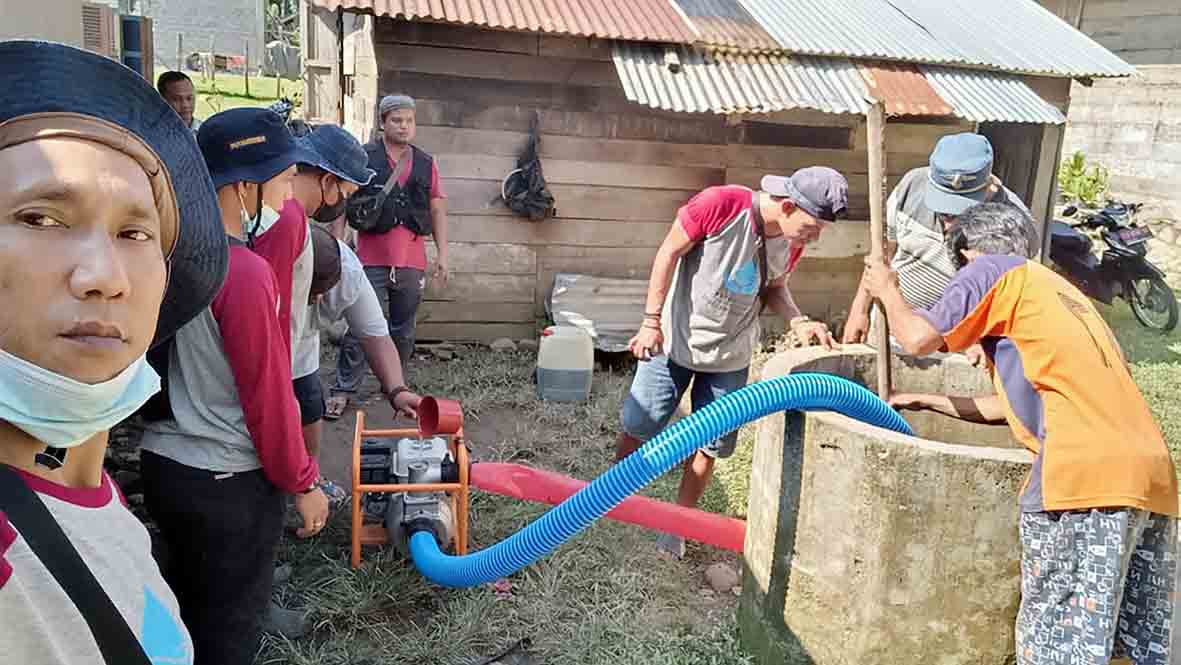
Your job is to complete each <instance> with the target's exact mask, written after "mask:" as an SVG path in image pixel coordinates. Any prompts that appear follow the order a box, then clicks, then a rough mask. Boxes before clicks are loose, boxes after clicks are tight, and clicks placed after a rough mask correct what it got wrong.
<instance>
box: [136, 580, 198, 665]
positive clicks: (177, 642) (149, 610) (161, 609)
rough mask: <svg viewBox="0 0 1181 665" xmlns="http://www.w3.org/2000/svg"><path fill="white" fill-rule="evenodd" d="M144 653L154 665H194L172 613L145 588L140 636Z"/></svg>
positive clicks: (185, 641)
mask: <svg viewBox="0 0 1181 665" xmlns="http://www.w3.org/2000/svg"><path fill="white" fill-rule="evenodd" d="M140 642H141V643H142V644H143V647H144V652H145V653H146V654H147V656H148V660H150V661H152V663H153V665H192V662H193V654H192V653H190V651H189V648H188V643H187V640H185V636H184V633H183V632H182V631H181V629H180V626H177V625H176V619H174V618H173V617H172V612H169V611H168V608H167V607H165V606H164V603H162V602H160V599H159V598H157V597H156V594H154V593H152V590H151V589H149V588H147V587H146V586H145V587H144V630H143V635H142V636H140Z"/></svg>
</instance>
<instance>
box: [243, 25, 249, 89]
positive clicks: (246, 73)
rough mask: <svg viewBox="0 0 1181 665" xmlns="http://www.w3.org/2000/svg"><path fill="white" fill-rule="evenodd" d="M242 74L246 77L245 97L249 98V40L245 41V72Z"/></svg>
mask: <svg viewBox="0 0 1181 665" xmlns="http://www.w3.org/2000/svg"><path fill="white" fill-rule="evenodd" d="M243 73H244V74H245V75H246V96H247V97H249V96H250V40H249V39H247V40H246V71H244V72H243Z"/></svg>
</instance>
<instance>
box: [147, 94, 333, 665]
mask: <svg viewBox="0 0 1181 665" xmlns="http://www.w3.org/2000/svg"><path fill="white" fill-rule="evenodd" d="M197 143H198V145H199V146H200V147H201V152H202V154H203V155H204V157H205V162H206V164H207V165H208V168H209V172H210V175H211V176H212V179H213V184H214V186H215V187H216V189H217V197H218V203H219V204H220V207H221V216H222V224H223V226H224V228H225V232H226V234H227V235H229V236H230V264H229V272H228V275H227V277H226V281H225V284H224V286H222V288H221V290H220V292H219V293H218V294H217V297H216V298H214V300H213V303H212V304H211V305H210V306H209V307H208V308H206V309H205V310H204V311H202V312H201V314H200V315H199V316H198V317H197V318H196V319H194V320H193V321H192V322H190V323H189V324H188V325H186V326H185V327H184V328H182V329H181V330H180V331H179V332H178V333H177V335H176V338H175V340H174V342H173V344H172V346H171V349H170V351H169V353H168V361H167V364H168V367H167V377H168V384H167V391H168V408H167V413H166V414H165V415H164V417H162V418H160V419H158V420H154V421H152V422H149V423H148V425H147V427H146V430H145V433H144V437H143V442H142V444H141V445H142V449H143V452H142V456H141V468H142V471H143V477H144V490H145V492H144V494H145V503H146V505H147V507H148V510H149V512H150V513H151V514H152V517H153V519H154V520H155V521H156V523H157V524H159V526H160V531H161V536H162V538H163V541H164V542H165V544H166V545H167V554H168V556H167V563H166V565H165V570H164V573H165V578H166V579H167V580H168V582H169V584H170V585H171V586H172V588H173V590H174V591H175V592H176V595H177V599H178V600H179V601H180V608H181V613H182V616H183V617H184V619H185V623H186V624H187V625H188V627H189V630H190V632H191V633H192V636H193V643H194V645H195V647H196V663H197V665H203V664H206V663H208V664H209V665H214V664H217V665H237V664H246V663H250V662H252V661H253V659H254V654H255V653H256V651H257V649H258V641H259V637H260V626H261V620H262V617H263V612H264V610H265V608H266V607H267V604H268V602H269V601H270V596H271V587H272V573H273V570H274V563H275V549H276V547H277V545H278V542H279V536H280V533H281V531H282V523H283V505H284V504H283V494H284V493H288V494H292V495H294V498H295V506H296V509H297V510H298V511H299V513H300V514H301V515H303V517H304V528H302V529H300V531H299V532H298V533H299V535H300V536H304V537H307V536H311V535H314V534H316V533H319V532H320V530H321V529H323V528H324V524H325V522H326V521H327V517H328V500H327V498H326V497H325V496H324V493H323V492H322V491H320V489H319V488H318V487H317V486H316V481H317V479H318V478H319V466H318V465H317V463H316V460H315V459H314V458H312V457H311V456H310V455H309V454H308V452H307V450H306V448H305V446H304V443H303V436H302V432H301V431H300V419H299V406H298V404H297V403H296V400H295V395H294V393H293V391H292V379H291V357H290V355H289V351H288V348H287V347H286V345H285V344H284V337H285V335H284V332H285V331H284V330H283V329H282V327H281V325H280V323H279V314H278V313H279V301H280V298H279V286H278V284H277V280H276V277H275V271H274V270H273V269H272V268H271V266H270V265H269V264H268V263H267V262H266V260H265V259H263V258H262V257H260V256H258V255H257V254H255V253H254V252H252V251H251V250H250V249H249V247H248V243H249V242H250V241H251V240H253V239H254V238H256V237H257V236H258V234H259V233H260V232H261V231H265V227H266V226H267V225H268V224H273V222H274V220H276V219H277V217H278V212H277V209H279V208H282V207H283V204H284V202H285V201H286V200H287V199H288V198H290V196H291V188H292V178H293V177H294V174H295V165H296V164H298V163H300V162H314V161H315V157H314V156H312V155H309V154H308V153H307V152H306V151H304V149H302V148H301V147H300V146H299V145H298V144H296V142H295V139H294V138H293V137H292V136H291V134H290V132H289V131H288V130H287V127H286V126H285V125H284V124H283V121H282V119H281V118H280V117H279V116H278V115H276V114H275V113H273V112H271V111H268V110H265V109H255V108H240V109H231V110H229V111H225V112H222V113H219V114H217V115H215V116H213V117H211V118H209V119H208V120H207V121H206V122H205V123H204V124H203V125H202V126H201V129H200V131H199V132H198V134H197ZM287 332H288V333H289V331H287Z"/></svg>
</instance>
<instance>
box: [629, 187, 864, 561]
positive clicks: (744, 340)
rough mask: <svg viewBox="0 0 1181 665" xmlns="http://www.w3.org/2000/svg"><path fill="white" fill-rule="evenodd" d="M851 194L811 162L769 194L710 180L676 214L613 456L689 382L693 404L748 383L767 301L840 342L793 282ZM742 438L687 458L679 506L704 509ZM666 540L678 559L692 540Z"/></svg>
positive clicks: (652, 430)
mask: <svg viewBox="0 0 1181 665" xmlns="http://www.w3.org/2000/svg"><path fill="white" fill-rule="evenodd" d="M848 191H849V183H848V182H847V181H846V180H845V177H844V176H842V175H841V174H840V173H837V172H836V171H834V170H832V169H830V168H827V167H823V166H813V167H809V168H806V169H800V170H799V171H796V172H795V173H794V174H793V175H792V176H791V177H790V178H784V177H779V176H771V175H768V176H764V177H763V180H762V191H753V190H751V189H748V188H746V187H740V186H737V185H727V186H721V187H710V188H708V189H706V190H704V191H702V192H701V193H699V194H697V195H696V196H694V197H693V198H691V199H689V202H688V203H686V204H685V205H684V207H682V208H681V209H680V210H679V211H678V212H677V219H676V221H675V222H673V224H672V227H671V228H670V229H669V233H668V236H667V237H666V238H665V240H664V243H663V244H662V245H661V246H660V250H659V251H658V252H657V253H656V260H655V261H654V262H653V265H652V277H651V279H650V280H649V282H648V301H647V305H646V309H645V313H644V320H643V323H642V324H641V327H640V331H639V332H638V333H637V334H636V336H635V337H633V338H632V339H631V342H630V343H629V347H630V349H631V351H632V353H633V354H634V355H635V356H636V358H638V359H639V360H640V361H641V362H640V363H639V367H638V368H637V369H636V375H635V378H634V379H633V380H632V385H631V390H630V392H629V393H628V396H627V398H626V399H625V400H624V404H623V409H622V413H621V421H622V428H621V431H620V434H619V437H618V440H617V442H616V449H615V457H616V460H621V459H623V458H624V457H626V456H628V455H630V454H631V453H633V452H634V451H635V450H636V449H637V448H639V447H640V446H641V445H642V444H643V443H644V442H645V441H647V440H648V439H651V438H652V437H654V436H656V435H657V434H658V433H659V432H660V431H661V430H662V429H664V427H665V426H666V425H667V424H668V421H669V419H671V418H672V415H673V413H674V412H675V411H676V409H677V406H678V405H679V404H680V402H681V398H682V396H684V394H685V391H686V390H689V384H690V383H692V384H693V388H692V401H693V410H694V411H696V410H697V409H700V408H702V407H704V406H705V405H707V404H709V403H710V402H713V401H714V400H716V399H719V398H721V397H723V396H724V395H726V394H728V393H730V392H733V391H735V390H738V389H739V388H742V387H743V386H745V385H746V381H747V374H748V371H749V369H750V361H751V358H752V357H753V355H754V351H755V346H756V344H758V340H759V334H760V333H759V315H760V314H761V313H762V311H763V307H764V305H765V306H767V307H770V308H771V310H772V311H774V312H775V313H776V314H778V315H779V316H781V317H783V320H784V321H786V322H788V326H789V327H790V328H791V330H792V331H793V332H794V333H796V335H798V336H799V337H800V338H801V339H803V340H804V341H806V342H807V341H811V340H812V339H815V340H816V341H818V342H819V343H821V344H822V345H824V346H828V347H831V346H832V335H831V334H830V333H829V331H828V327H827V326H825V325H824V324H823V323H820V322H817V321H812V320H811V319H809V318H808V317H807V316H805V315H803V314H801V312H800V309H799V307H797V306H796V304H795V301H794V300H793V299H792V297H791V291H789V290H788V288H787V280H788V277H789V276H790V275H791V273H792V271H794V270H795V268H796V265H798V264H799V261H800V259H801V258H802V257H803V255H804V248H805V246H806V245H808V244H809V243H812V242H814V241H816V239H818V238H819V237H820V233H821V231H822V230H823V229H824V226H825V225H826V224H827V223H830V222H834V221H836V219H837V218H838V217H840V216H842V215H843V214H844V212H845V207H846V203H847V199H848ZM737 439H738V433H737V432H732V433H730V434H729V435H727V436H725V437H723V438H722V439H720V440H718V441H713V442H710V443H709V444H708V445H707V446H705V447H704V448H702V449H701V450H699V451H697V453H696V454H695V455H694V456H693V457H691V458H690V459H689V460H688V461H687V462H686V464H685V473H684V475H683V476H682V478H681V487H680V490H679V492H678V494H677V503H679V504H681V505H683V506H689V507H692V506H696V505H697V502H698V501H699V500H700V499H701V495H702V494H703V493H704V492H705V488H706V486H707V485H708V484H709V480H710V477H711V476H712V475H713V467H714V460H715V459H717V458H725V457H729V456H730V455H732V454H733V453H734V447H735V444H736V442H737ZM658 547H659V548H660V549H661V550H663V551H666V552H668V553H670V554H672V555H673V556H676V557H680V556H682V555H683V554H684V551H685V542H684V540H683V539H682V538H680V537H679V536H675V535H672V534H664V535H662V536H661V539H660V541H659V542H658Z"/></svg>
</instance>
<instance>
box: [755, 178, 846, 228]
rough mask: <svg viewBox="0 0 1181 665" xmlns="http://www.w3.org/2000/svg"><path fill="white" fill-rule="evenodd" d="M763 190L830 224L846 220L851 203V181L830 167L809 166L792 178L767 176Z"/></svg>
mask: <svg viewBox="0 0 1181 665" xmlns="http://www.w3.org/2000/svg"><path fill="white" fill-rule="evenodd" d="M760 188H761V189H762V190H763V191H764V192H767V193H768V194H770V195H772V196H783V197H786V198H789V199H791V200H792V201H793V202H795V204H796V205H797V206H799V207H800V208H802V209H803V210H804V212H806V213H808V214H809V215H812V216H813V217H815V218H816V219H822V220H824V221H826V222H835V221H836V220H837V219H839V218H841V217H844V216H845V209H846V207H847V206H848V203H849V181H848V180H845V176H843V175H841V174H840V173H838V172H837V171H835V170H833V169H830V168H828V167H827V166H809V167H808V168H805V169H800V170H799V171H796V172H795V173H793V174H791V177H790V178H784V177H783V176H776V175H765V176H763V181H762V183H760Z"/></svg>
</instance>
